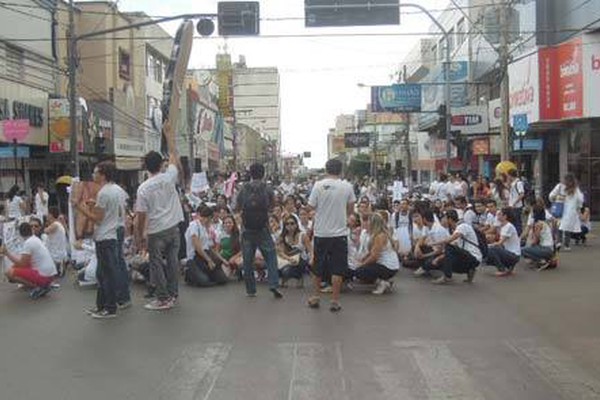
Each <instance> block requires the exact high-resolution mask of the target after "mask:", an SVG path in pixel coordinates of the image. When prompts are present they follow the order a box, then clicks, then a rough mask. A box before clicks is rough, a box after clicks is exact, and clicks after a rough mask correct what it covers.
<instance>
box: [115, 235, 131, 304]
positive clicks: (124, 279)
mask: <svg viewBox="0 0 600 400" xmlns="http://www.w3.org/2000/svg"><path fill="white" fill-rule="evenodd" d="M124 242H125V227H123V226H120V227H118V228H117V259H118V264H117V303H119V304H123V303H127V302H129V301H131V296H130V294H129V271H127V264H126V263H125V256H124V255H123V243H124Z"/></svg>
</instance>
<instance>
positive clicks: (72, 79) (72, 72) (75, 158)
mask: <svg viewBox="0 0 600 400" xmlns="http://www.w3.org/2000/svg"><path fill="white" fill-rule="evenodd" d="M76 36H77V35H76V33H75V5H74V3H73V0H70V1H69V51H68V52H69V121H70V128H71V137H70V141H69V145H70V150H71V163H72V169H71V173H72V174H73V176H74V177H79V149H78V148H77V108H78V107H79V102H78V101H77V88H76V85H77V77H76V74H77V38H76Z"/></svg>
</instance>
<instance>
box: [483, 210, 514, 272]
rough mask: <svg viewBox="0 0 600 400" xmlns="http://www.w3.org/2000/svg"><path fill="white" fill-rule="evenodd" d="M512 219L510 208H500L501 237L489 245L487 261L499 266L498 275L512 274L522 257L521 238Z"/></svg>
mask: <svg viewBox="0 0 600 400" xmlns="http://www.w3.org/2000/svg"><path fill="white" fill-rule="evenodd" d="M511 219H512V213H511V209H510V208H508V207H505V208H503V209H502V210H500V212H499V213H498V221H499V222H500V239H499V240H498V241H497V242H494V243H490V245H489V250H488V257H487V261H488V263H489V264H490V265H493V266H495V267H496V268H498V272H497V273H496V276H498V277H502V276H508V275H510V274H512V273H513V270H514V268H515V265H517V263H518V262H519V260H520V258H521V239H520V237H519V234H518V232H517V229H516V228H515V226H514V225H513V224H512V222H511Z"/></svg>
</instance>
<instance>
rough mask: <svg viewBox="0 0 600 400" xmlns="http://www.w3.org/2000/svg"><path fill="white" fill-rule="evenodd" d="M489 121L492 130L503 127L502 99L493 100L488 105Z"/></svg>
mask: <svg viewBox="0 0 600 400" xmlns="http://www.w3.org/2000/svg"><path fill="white" fill-rule="evenodd" d="M488 120H489V123H490V129H497V128H500V125H502V106H501V103H500V99H494V100H491V101H490V102H489V104H488Z"/></svg>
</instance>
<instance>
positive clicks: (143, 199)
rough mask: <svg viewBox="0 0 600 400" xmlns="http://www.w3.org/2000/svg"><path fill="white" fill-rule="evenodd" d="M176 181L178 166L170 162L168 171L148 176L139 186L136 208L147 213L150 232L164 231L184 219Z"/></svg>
mask: <svg viewBox="0 0 600 400" xmlns="http://www.w3.org/2000/svg"><path fill="white" fill-rule="evenodd" d="M176 182H177V167H176V166H175V165H173V164H170V165H169V167H168V168H167V171H166V172H164V173H159V174H156V175H154V176H152V177H150V178H148V179H147V180H146V181H145V182H143V183H142V184H141V185H140V187H139V188H138V190H137V202H136V205H135V210H136V211H137V212H142V213H146V214H147V218H148V234H153V233H158V232H163V231H165V230H167V229H170V228H173V227H174V226H176V225H177V224H179V223H180V222H181V221H183V210H182V208H181V202H180V201H179V195H178V194H177V189H176V187H175V184H176Z"/></svg>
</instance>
